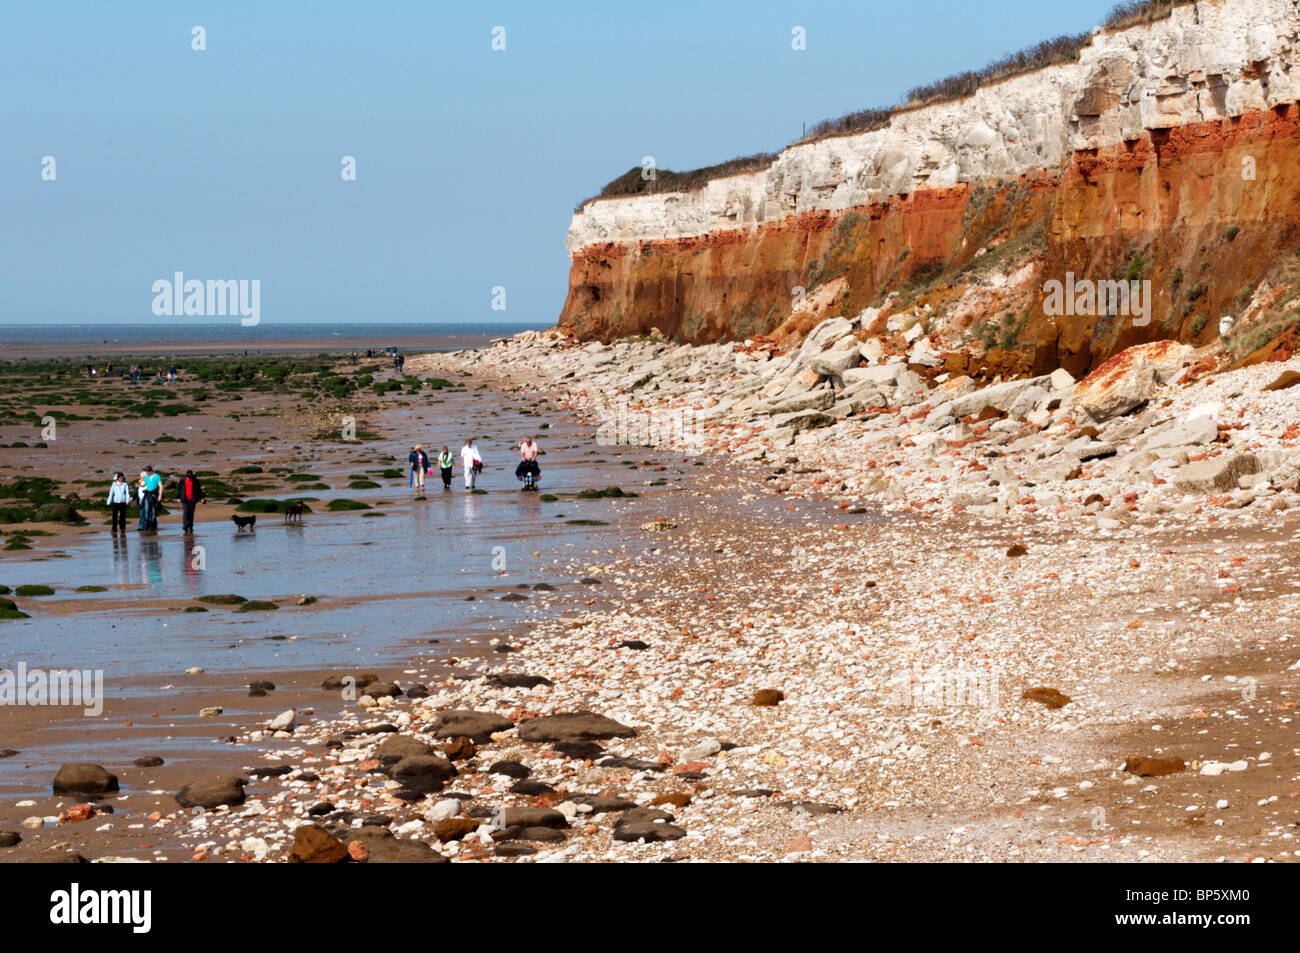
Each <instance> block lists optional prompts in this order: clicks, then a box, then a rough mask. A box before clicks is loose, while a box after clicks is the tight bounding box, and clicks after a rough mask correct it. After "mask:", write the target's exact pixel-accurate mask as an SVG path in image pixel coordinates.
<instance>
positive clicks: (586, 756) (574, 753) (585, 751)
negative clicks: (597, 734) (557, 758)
mask: <svg viewBox="0 0 1300 953" xmlns="http://www.w3.org/2000/svg"><path fill="white" fill-rule="evenodd" d="M552 747H553V748H554V749H555V750H556V751H558V752H559V753H560V754H562V755H564V756H565V757H566V758H577V759H579V760H585V761H594V760H595V759H596V758H599V757H600V756H601V755H603V754H604V753H605V749H604V748H602V747H601V746H600V745H598V744H596V742H594V741H559V742H556V743H555V744H554V745H553V746H552Z"/></svg>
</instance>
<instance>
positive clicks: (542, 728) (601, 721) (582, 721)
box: [519, 711, 636, 741]
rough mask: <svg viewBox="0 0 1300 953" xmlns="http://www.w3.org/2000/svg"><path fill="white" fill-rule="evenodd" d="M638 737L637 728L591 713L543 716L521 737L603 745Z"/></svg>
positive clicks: (525, 728)
mask: <svg viewBox="0 0 1300 953" xmlns="http://www.w3.org/2000/svg"><path fill="white" fill-rule="evenodd" d="M635 735H636V729H635V728H629V727H628V726H627V725H621V724H619V723H618V722H617V721H615V720H614V719H612V718H606V717H605V716H604V715H597V714H595V713H594V712H590V711H578V712H570V713H568V714H563V715H543V716H542V717H540V718H533V719H531V720H529V721H526V722H524V723H523V724H521V725H520V726H519V737H520V738H522V739H523V740H524V741H599V740H600V739H602V738H631V737H633V736H635Z"/></svg>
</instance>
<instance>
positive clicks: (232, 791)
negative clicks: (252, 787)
mask: <svg viewBox="0 0 1300 953" xmlns="http://www.w3.org/2000/svg"><path fill="white" fill-rule="evenodd" d="M247 783H248V780H247V779H246V778H241V777H219V778H205V779H204V780H202V781H191V782H190V783H189V784H187V785H185V786H184V787H183V788H181V789H180V791H178V792H177V793H176V803H177V804H179V805H180V806H181V807H201V808H204V809H205V810H209V811H210V810H212V809H213V808H217V807H220V806H221V805H223V804H227V805H230V806H235V805H239V804H243V803H244V785H246V784H247Z"/></svg>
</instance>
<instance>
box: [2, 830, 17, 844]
mask: <svg viewBox="0 0 1300 953" xmlns="http://www.w3.org/2000/svg"><path fill="white" fill-rule="evenodd" d="M22 839H23V838H22V835H21V834H19V833H18V832H17V831H0V847H14V846H16V845H17V844H18V843H20V842H21V841H22Z"/></svg>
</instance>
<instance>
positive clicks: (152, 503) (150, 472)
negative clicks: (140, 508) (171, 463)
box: [144, 467, 162, 533]
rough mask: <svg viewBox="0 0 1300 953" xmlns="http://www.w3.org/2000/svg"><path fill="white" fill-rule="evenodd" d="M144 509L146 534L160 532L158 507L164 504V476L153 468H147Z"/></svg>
mask: <svg viewBox="0 0 1300 953" xmlns="http://www.w3.org/2000/svg"><path fill="white" fill-rule="evenodd" d="M144 472H145V478H144V509H145V521H144V528H145V532H148V533H156V532H158V507H159V505H160V504H161V503H162V475H161V474H159V473H155V472H154V468H153V467H145V468H144Z"/></svg>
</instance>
